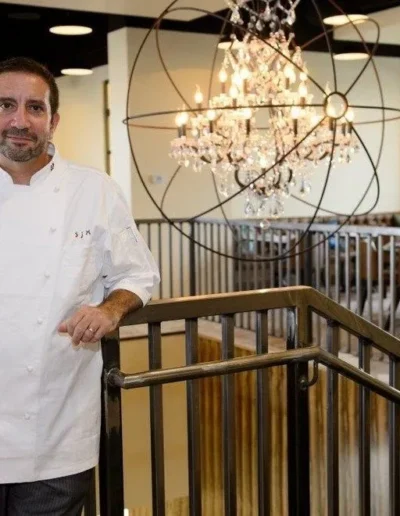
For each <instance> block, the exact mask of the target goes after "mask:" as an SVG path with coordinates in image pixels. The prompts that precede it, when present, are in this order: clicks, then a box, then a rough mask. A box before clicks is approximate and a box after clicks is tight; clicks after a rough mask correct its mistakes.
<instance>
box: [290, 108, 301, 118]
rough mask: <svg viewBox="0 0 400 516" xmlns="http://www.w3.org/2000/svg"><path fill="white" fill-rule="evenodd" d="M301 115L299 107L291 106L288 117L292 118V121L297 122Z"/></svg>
mask: <svg viewBox="0 0 400 516" xmlns="http://www.w3.org/2000/svg"><path fill="white" fill-rule="evenodd" d="M300 115H301V107H300V106H293V107H292V110H291V112H290V116H291V117H292V118H293V120H298V119H299V118H300Z"/></svg>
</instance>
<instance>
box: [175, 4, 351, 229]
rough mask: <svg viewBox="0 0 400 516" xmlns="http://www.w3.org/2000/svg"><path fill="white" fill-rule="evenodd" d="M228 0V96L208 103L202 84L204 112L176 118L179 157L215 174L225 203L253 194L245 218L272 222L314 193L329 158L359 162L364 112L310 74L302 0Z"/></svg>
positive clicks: (198, 98)
mask: <svg viewBox="0 0 400 516" xmlns="http://www.w3.org/2000/svg"><path fill="white" fill-rule="evenodd" d="M225 1H226V4H227V5H228V7H229V8H230V10H231V16H230V21H231V23H232V26H233V27H234V28H235V29H236V31H235V32H233V33H232V35H231V42H230V44H229V45H225V46H224V57H223V60H222V66H221V68H220V70H219V74H218V78H219V88H220V91H219V93H218V94H216V95H214V96H211V97H210V98H209V99H208V100H207V102H205V99H204V95H203V93H202V91H201V90H200V88H199V87H197V90H196V92H195V96H194V101H195V104H196V107H195V108H194V109H189V107H188V106H184V107H183V108H182V109H181V110H180V111H179V113H178V114H177V116H176V120H175V121H176V125H177V127H178V135H177V137H175V138H174V139H173V140H172V142H171V154H170V155H171V157H172V158H174V159H175V160H176V161H177V162H178V164H179V165H182V166H185V167H191V168H193V170H194V171H197V172H198V171H201V170H202V169H207V168H208V169H209V170H210V171H211V172H212V173H213V174H215V178H216V183H217V186H218V190H219V193H220V194H221V195H222V196H224V197H230V196H231V195H232V194H233V193H234V192H235V191H238V189H241V190H243V196H244V214H245V215H246V216H248V217H261V218H262V219H265V221H266V223H267V221H268V219H271V218H274V219H276V218H279V217H280V216H281V215H282V214H283V213H284V201H285V199H286V198H288V197H289V196H290V195H291V194H292V193H293V192H297V193H299V194H300V195H301V196H305V195H307V194H308V193H309V191H310V189H311V181H310V179H311V176H312V173H313V171H314V170H315V168H316V167H317V166H318V165H319V164H320V163H321V162H323V161H324V160H326V161H328V162H329V163H330V164H339V163H349V162H350V161H351V159H352V155H353V154H354V153H355V152H356V151H357V150H358V139H357V138H356V136H355V135H354V133H353V130H352V129H353V121H354V111H353V110H352V109H351V107H349V105H348V103H347V99H346V98H345V97H344V96H341V95H340V94H338V93H331V92H330V90H329V87H327V88H326V89H325V90H323V89H321V87H320V86H319V85H318V84H317V83H316V82H314V81H313V80H312V79H311V78H310V77H309V72H308V69H307V65H306V63H305V61H304V57H303V53H302V50H301V48H300V47H299V46H297V45H296V43H295V35H294V33H293V29H292V26H293V24H294V22H295V20H296V14H295V9H296V7H297V5H298V4H299V2H300V0H296V1H293V0H286V1H283V0H262V1H261V2H259V5H260V4H261V5H262V8H261V9H259V10H258V11H255V10H254V9H253V8H252V7H251V6H252V5H253V4H254V3H249V2H248V1H247V0H235V1H234V0H225ZM237 33H239V34H242V37H241V38H238V36H237V35H236V34H237ZM312 85H314V86H316V87H317V93H319V94H320V97H321V98H320V101H319V103H316V102H315V101H314V98H315V96H316V95H315V94H313V93H312V92H311V89H312ZM318 89H319V91H318Z"/></svg>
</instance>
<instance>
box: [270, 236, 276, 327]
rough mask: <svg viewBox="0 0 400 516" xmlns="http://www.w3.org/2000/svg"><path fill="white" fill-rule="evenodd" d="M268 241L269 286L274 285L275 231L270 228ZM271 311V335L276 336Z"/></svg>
mask: <svg viewBox="0 0 400 516" xmlns="http://www.w3.org/2000/svg"><path fill="white" fill-rule="evenodd" d="M269 234H270V241H269V245H270V248H269V256H270V262H269V263H270V271H269V272H270V288H274V287H276V284H275V263H276V262H275V260H274V259H273V258H274V257H275V231H274V230H273V229H271V231H270V233H269ZM270 313H271V329H272V335H274V336H276V326H275V314H276V310H270Z"/></svg>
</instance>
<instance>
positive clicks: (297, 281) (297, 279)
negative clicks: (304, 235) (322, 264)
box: [293, 230, 301, 285]
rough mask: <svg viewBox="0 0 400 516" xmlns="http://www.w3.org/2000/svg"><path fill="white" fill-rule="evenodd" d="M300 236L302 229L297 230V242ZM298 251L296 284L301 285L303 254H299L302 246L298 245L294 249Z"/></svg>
mask: <svg viewBox="0 0 400 516" xmlns="http://www.w3.org/2000/svg"><path fill="white" fill-rule="evenodd" d="M299 238H300V231H298V230H297V231H296V242H298V240H299ZM293 252H295V253H296V258H295V259H296V285H300V284H301V279H300V258H301V255H300V254H299V252H300V246H299V245H297V246H296V248H295V250H294V251H293Z"/></svg>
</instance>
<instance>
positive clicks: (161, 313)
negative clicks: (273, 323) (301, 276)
mask: <svg viewBox="0 0 400 516" xmlns="http://www.w3.org/2000/svg"><path fill="white" fill-rule="evenodd" d="M295 307H298V308H299V307H301V308H303V309H311V310H313V311H314V312H315V313H317V314H319V315H321V316H323V317H324V318H326V319H328V320H329V321H332V322H335V323H337V324H338V325H339V326H340V327H341V328H343V329H345V330H346V331H348V332H349V333H351V334H353V335H355V336H357V337H362V338H364V339H365V340H367V341H369V342H370V343H371V345H373V346H374V347H375V348H376V349H379V350H380V351H382V352H383V353H387V354H389V355H391V356H393V357H395V358H397V359H400V339H398V338H397V337H395V336H393V335H391V334H390V333H388V332H386V331H384V330H382V329H381V328H379V327H378V326H376V325H375V324H373V323H372V322H370V321H367V320H366V319H363V318H362V317H360V316H359V315H357V314H355V313H354V312H352V311H351V310H349V309H347V308H345V307H343V306H342V305H340V304H339V303H336V302H335V301H333V300H332V299H331V298H329V297H327V296H325V295H324V294H322V293H321V292H318V291H317V290H315V289H313V288H312V287H305V286H298V287H284V288H273V289H262V290H253V291H246V292H230V293H224V294H211V295H203V296H191V297H181V298H173V299H161V300H157V301H153V302H151V303H149V304H148V305H147V306H146V307H144V308H143V309H142V310H139V311H138V312H135V313H132V314H128V315H127V317H125V319H124V320H123V321H122V323H121V326H131V325H136V324H152V323H161V322H165V321H178V320H183V319H199V318H202V317H208V316H212V315H229V314H236V313H242V312H253V311H266V310H274V309H280V308H295Z"/></svg>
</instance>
